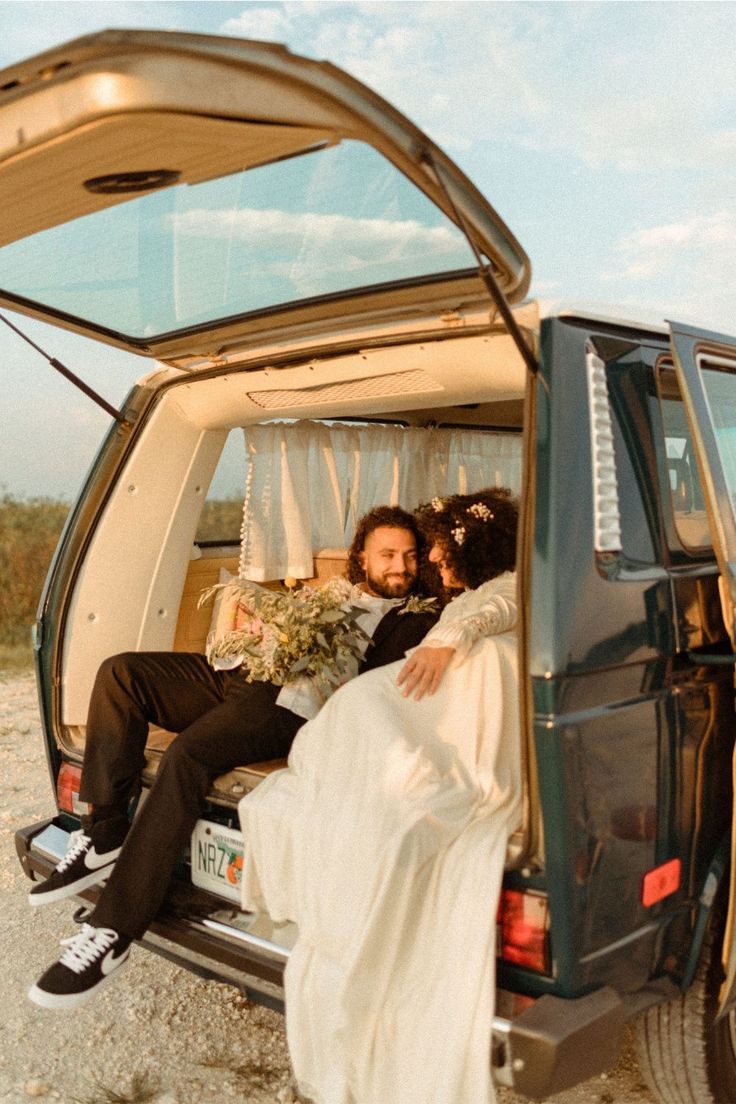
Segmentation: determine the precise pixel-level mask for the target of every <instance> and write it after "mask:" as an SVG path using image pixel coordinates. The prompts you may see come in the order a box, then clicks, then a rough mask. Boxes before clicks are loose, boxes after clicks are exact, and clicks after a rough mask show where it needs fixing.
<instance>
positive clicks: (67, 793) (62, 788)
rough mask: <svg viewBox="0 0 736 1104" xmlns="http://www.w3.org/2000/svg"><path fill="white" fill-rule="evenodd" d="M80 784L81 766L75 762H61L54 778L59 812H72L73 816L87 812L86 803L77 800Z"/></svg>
mask: <svg viewBox="0 0 736 1104" xmlns="http://www.w3.org/2000/svg"><path fill="white" fill-rule="evenodd" d="M81 784H82V768H81V767H78V766H77V765H76V764H75V763H62V764H61V770H60V771H59V777H58V778H57V779H56V799H57V801H58V803H59V809H60V810H61V812H63V813H72V814H73V815H74V816H81V815H82V814H83V813H86V812H87V803H86V802H85V801H80V800H79V787H80V785H81Z"/></svg>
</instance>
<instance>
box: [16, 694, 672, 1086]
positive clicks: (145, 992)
mask: <svg viewBox="0 0 736 1104" xmlns="http://www.w3.org/2000/svg"><path fill="white" fill-rule="evenodd" d="M52 811H53V803H52V798H51V793H50V789H49V782H48V774H47V769H46V761H45V755H44V749H43V744H42V738H41V729H40V724H39V719H38V710H37V705H36V695H35V686H34V682H33V677H32V676H31V675H22V676H19V677H18V676H14V677H12V678H10V677H3V676H2V674H0V902H1V908H2V912H1V915H2V921H1V922H0V938H1V939H2V943H1V944H0V962H1V963H2V967H1V968H2V974H3V981H2V1002H1V1008H0V1039H1V1040H2V1042H1V1044H0V1102H11V1104H22V1102H25V1104H27V1102H28V1100H30V1099H33V1098H36V1099H38V1100H41V1101H59V1102H61V1104H116V1102H117V1104H124V1102H126V1101H130V1102H132V1101H138V1102H143V1101H151V1102H152V1104H223V1102H227V1101H228V1100H232V1101H239V1102H240V1104H292V1101H293V1100H294V1095H293V1092H292V1090H291V1088H290V1072H289V1062H288V1055H287V1049H286V1041H285V1037H284V1031H283V1022H282V1019H281V1017H280V1016H278V1015H277V1014H275V1013H273V1012H270V1011H268V1010H265V1009H262V1008H259V1007H257V1006H255V1005H252V1004H249V1003H248V1002H247V1001H246V1000H244V999H243V998H242V997H241V996H240V995H239V993H238V992H237V991H236V990H234V989H232V988H230V987H229V986H226V985H218V984H216V983H214V982H204V981H201V980H199V979H198V978H195V977H193V976H192V975H190V974H189V973H188V972H187V971H185V970H181V969H178V968H176V967H174V966H172V965H171V964H170V963H168V962H165V961H163V960H162V959H160V958H158V957H156V956H154V955H150V954H148V953H146V952H144V951H142V950H141V949H140V948H134V950H133V953H132V956H131V962H130V965H129V966H127V967H126V970H125V972H124V973H123V974H122V975H121V977H120V979H119V980H118V981H116V982H115V983H114V984H112V985H111V986H110V987H109V988H108V989H106V990H105V991H104V992H102V993H101V994H100V995H99V996H98V997H97V998H96V1000H94V1001H92V1002H91V1003H90V1004H89V1005H88V1006H86V1007H84V1008H82V1009H80V1010H78V1011H77V1012H75V1013H72V1014H64V1013H58V1012H50V1011H46V1010H42V1009H39V1008H36V1007H35V1005H32V1004H31V1003H30V1002H29V1001H28V1000H27V999H26V995H25V994H26V990H27V989H28V986H29V985H31V984H32V983H33V982H34V981H35V980H36V978H37V976H38V975H39V974H40V973H41V972H42V971H43V970H44V969H46V967H47V966H48V965H50V964H51V962H53V961H54V959H55V958H56V957H57V945H58V941H59V939H60V938H63V937H64V936H67V935H70V934H72V930H73V928H74V925H72V924H71V923H70V919H69V917H70V911H71V910H70V908H69V905H68V904H67V903H65V902H60V903H59V904H57V905H49V906H48V907H46V908H41V909H34V910H31V909H30V908H29V907H28V905H27V903H26V891H27V886H28V882H27V880H26V878H25V875H23V873H22V871H21V869H20V865H19V864H18V861H17V859H16V856H15V848H14V845H13V833H14V831H15V830H16V829H17V828H19V827H21V826H23V825H26V824H29V823H32V822H33V821H34V820H37V819H40V818H41V817H43V816H47V815H49V814H50V812H52ZM146 1087H147V1088H148V1090H149V1091H148V1092H144V1091H138V1092H136V1090H143V1089H145V1088H146ZM115 1094H117V1095H115ZM653 1100H654V1098H653V1097H652V1096H651V1094H650V1093H649V1092H648V1091H647V1089H646V1088H645V1086H644V1085H643V1083H642V1078H641V1075H640V1073H639V1070H638V1067H637V1065H636V1059H635V1058H634V1056H633V1053H632V1050H631V1046H630V1041H629V1040H628V1039H627V1042H626V1045H625V1047H624V1051H623V1053H622V1056H621V1058H620V1060H619V1062H618V1063H617V1065H616V1067H615V1068H614V1069H612V1070H611V1071H610V1072H609V1073H608V1074H606V1075H604V1076H603V1077H599V1078H594V1079H593V1080H591V1081H587V1082H586V1083H585V1084H584V1085H580V1086H578V1087H577V1088H575V1089H571V1090H569V1091H568V1092H564V1093H560V1094H559V1095H557V1096H555V1097H552V1098H550V1104H652V1102H653ZM406 1104H413V1102H411V1101H410V1100H407V1102H406ZM463 1104H466V1102H463ZM467 1104H473V1102H472V1101H468V1102H467ZM499 1104H522V1098H521V1097H519V1096H517V1095H515V1094H513V1093H511V1092H509V1091H507V1090H500V1091H499Z"/></svg>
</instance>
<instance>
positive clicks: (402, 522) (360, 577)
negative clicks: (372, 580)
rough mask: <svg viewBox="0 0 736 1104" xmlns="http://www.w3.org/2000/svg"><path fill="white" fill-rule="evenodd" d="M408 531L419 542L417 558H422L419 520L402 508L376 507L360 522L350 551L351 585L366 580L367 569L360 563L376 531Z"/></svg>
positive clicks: (422, 546)
mask: <svg viewBox="0 0 736 1104" xmlns="http://www.w3.org/2000/svg"><path fill="white" fill-rule="evenodd" d="M384 527H385V528H387V529H408V530H409V532H410V533H413V534H414V537H415V538H416V542H417V557H420V556H421V554H422V551H423V548H424V541H423V540H422V534H421V531H420V529H419V526H418V524H417V519H416V518H415V517H414V515H413V514H410V513H409V512H408V511H407V510H402V509H401V507H400V506H374V507H373V509H372V510H369V511H368V513H367V514H363V517H362V518H361V519H360V521H359V522H358V527H357V529H356V530H355V536H354V537H353V540H352V543H351V545H350V548H349V549H348V563H347V568H346V574H347V577H348V579H349V581H350V582H351V583H362V582H364V580H365V568H364V567H363V565H362V564H361V562H360V554H361V552H363V551H364V549H365V542H366V540H367V539H368V537H369V535H370V534H371V533H372V532H373V530H374V529H381V528H384Z"/></svg>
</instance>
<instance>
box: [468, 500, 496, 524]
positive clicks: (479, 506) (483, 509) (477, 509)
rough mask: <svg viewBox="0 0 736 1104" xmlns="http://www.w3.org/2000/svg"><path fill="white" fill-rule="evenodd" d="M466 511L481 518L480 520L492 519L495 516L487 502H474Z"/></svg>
mask: <svg viewBox="0 0 736 1104" xmlns="http://www.w3.org/2000/svg"><path fill="white" fill-rule="evenodd" d="M466 513H468V514H472V515H473V517H477V518H479V519H480V521H490V519H491V518H492V517H493V511H492V510H489V508H488V507H487V506H486V504H485V502H474V503H473V505H472V506H468V509H467V511H466Z"/></svg>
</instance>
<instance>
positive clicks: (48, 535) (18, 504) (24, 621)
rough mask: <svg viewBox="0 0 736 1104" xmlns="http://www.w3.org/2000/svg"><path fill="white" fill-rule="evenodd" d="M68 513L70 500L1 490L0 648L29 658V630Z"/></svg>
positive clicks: (34, 617)
mask: <svg viewBox="0 0 736 1104" xmlns="http://www.w3.org/2000/svg"><path fill="white" fill-rule="evenodd" d="M68 512H69V506H68V504H67V503H66V502H59V501H57V500H55V499H51V498H29V499H22V498H15V497H14V496H13V495H11V494H8V493H7V492H5V493H2V492H0V644H2V645H11V646H12V647H13V648H18V649H23V648H26V649H27V650H28V654H29V655H30V626H31V625H32V624H33V622H34V621H35V619H36V608H37V606H38V600H39V598H40V596H41V590H42V588H43V582H44V579H45V577H46V572H47V571H48V568H49V564H50V563H51V557H52V556H53V554H54V549H55V548H56V545H57V542H58V540H59V534H60V533H61V530H62V527H63V525H64V521H65V519H66V515H67V514H68ZM18 655H20V652H19V653H18Z"/></svg>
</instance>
